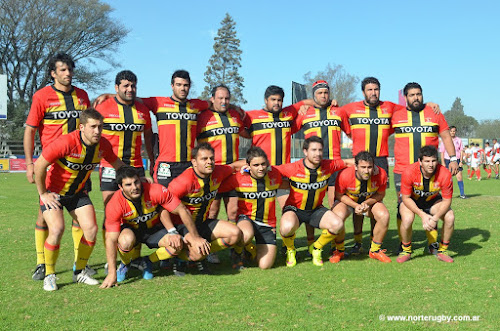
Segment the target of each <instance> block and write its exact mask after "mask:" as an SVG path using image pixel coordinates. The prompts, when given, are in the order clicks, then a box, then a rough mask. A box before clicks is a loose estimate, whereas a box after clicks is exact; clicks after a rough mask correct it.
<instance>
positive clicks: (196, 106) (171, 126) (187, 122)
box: [142, 97, 208, 164]
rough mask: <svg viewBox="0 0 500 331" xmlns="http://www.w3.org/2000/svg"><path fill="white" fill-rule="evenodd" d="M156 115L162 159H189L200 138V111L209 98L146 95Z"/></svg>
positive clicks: (173, 160)
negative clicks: (184, 99) (176, 99)
mask: <svg viewBox="0 0 500 331" xmlns="http://www.w3.org/2000/svg"><path fill="white" fill-rule="evenodd" d="M142 100H143V101H144V104H145V105H146V106H147V107H148V108H149V110H151V111H152V112H153V113H154V114H155V115H156V120H157V124H158V137H159V141H160V150H159V154H158V158H157V164H158V163H159V162H189V161H191V150H192V149H193V148H194V142H195V140H196V120H197V116H198V113H199V112H201V111H202V110H205V109H207V108H208V102H206V101H203V100H198V99H192V100H188V101H187V102H185V103H183V102H179V101H175V100H173V99H172V98H170V97H152V98H145V99H142Z"/></svg>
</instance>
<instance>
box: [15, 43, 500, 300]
mask: <svg viewBox="0 0 500 331" xmlns="http://www.w3.org/2000/svg"><path fill="white" fill-rule="evenodd" d="M74 68H75V64H74V62H73V60H72V58H71V56H69V55H67V54H63V53H58V54H55V55H54V56H53V58H52V59H51V61H50V62H49V64H48V74H49V75H50V76H51V77H52V79H53V84H52V85H50V86H46V87H43V88H41V89H40V90H38V91H37V92H36V93H35V94H34V96H33V101H32V106H31V109H30V112H29V114H28V118H27V120H26V128H25V135H24V150H25V156H26V165H27V173H26V175H27V179H28V181H29V182H31V183H36V187H37V190H38V193H39V196H40V201H39V203H40V210H39V215H38V218H37V221H36V226H35V243H36V245H35V246H36V252H37V266H36V269H35V272H34V274H33V279H34V280H43V288H44V290H46V291H53V290H56V289H57V284H56V279H57V278H56V270H55V265H56V261H57V258H58V255H59V246H60V242H61V237H62V235H63V233H64V214H63V207H64V208H65V209H66V210H67V211H68V212H69V214H70V215H71V216H72V218H73V224H72V236H73V242H74V252H75V260H74V265H73V281H74V282H78V283H84V284H88V285H98V284H99V281H98V280H96V279H95V278H94V275H95V273H96V272H95V271H94V270H93V269H92V268H90V267H89V266H88V265H87V262H88V260H89V257H90V255H91V253H92V251H93V249H94V246H95V243H96V238H97V232H98V225H97V221H96V214H95V210H94V207H93V205H92V202H91V200H90V198H89V195H88V192H89V191H90V189H91V184H90V175H91V172H92V171H93V170H94V169H95V168H96V167H97V166H99V178H100V190H101V192H102V198H103V202H104V207H105V219H104V222H103V231H102V232H103V235H104V236H103V238H104V244H105V250H106V257H107V276H106V278H105V279H104V281H103V282H102V284H101V285H100V287H101V288H109V287H112V286H115V285H116V284H117V282H121V281H123V280H124V279H126V277H127V273H128V271H129V270H130V268H138V269H139V270H141V271H142V275H143V278H144V279H151V278H153V273H152V268H153V264H154V263H156V262H160V265H166V264H168V265H169V266H170V268H172V269H173V273H174V274H175V275H178V276H182V275H184V274H185V271H186V269H185V266H186V264H187V263H189V264H193V265H194V266H195V267H196V269H195V270H197V271H198V272H199V273H211V270H210V268H209V267H208V264H207V262H206V261H207V256H208V257H209V259H211V260H212V262H215V261H214V260H216V259H217V255H214V254H216V252H217V251H220V250H223V249H226V248H231V264H232V267H233V268H234V269H238V270H239V269H243V268H244V267H245V265H248V264H249V263H250V264H253V263H254V264H256V265H257V266H258V267H260V268H261V269H268V268H271V267H272V266H273V265H274V262H275V258H276V255H277V253H278V248H277V245H276V243H277V241H276V232H277V231H278V232H279V234H280V236H281V238H282V242H283V250H285V251H286V252H285V254H286V266H287V267H294V266H295V265H296V263H297V261H296V248H295V244H294V241H295V233H296V231H297V229H298V228H299V226H300V225H301V224H302V223H305V226H306V232H307V241H308V246H309V253H310V254H311V256H312V263H313V264H314V265H315V266H322V265H323V258H322V255H323V249H324V248H326V246H329V247H328V250H329V255H328V256H329V261H330V262H331V263H339V262H340V261H341V260H342V259H344V258H346V257H347V256H349V255H356V254H360V253H362V252H363V247H362V225H363V218H364V217H365V216H366V217H369V218H370V219H371V239H372V240H371V245H370V248H369V250H368V255H369V257H370V258H372V259H376V260H379V261H381V262H384V263H390V262H391V258H390V257H389V256H387V255H386V254H385V250H384V249H383V248H382V243H383V240H384V237H385V235H386V233H387V230H388V226H389V218H390V216H389V211H388V210H387V208H386V206H385V205H384V203H383V199H384V197H385V192H386V188H387V185H388V178H389V166H388V161H387V157H388V155H389V148H388V138H389V136H390V135H391V134H393V133H394V135H395V147H394V154H395V167H394V185H395V189H396V191H397V199H398V213H397V214H398V216H397V224H398V232H399V237H400V241H401V244H400V249H399V253H398V256H397V258H396V261H397V262H399V263H404V262H407V261H409V260H410V258H411V255H412V244H411V243H412V224H413V221H414V218H415V215H418V216H419V217H420V218H421V220H422V225H423V229H425V231H426V235H427V239H428V245H429V247H428V248H429V252H430V253H431V254H432V255H434V256H435V257H436V258H437V259H438V260H440V261H444V262H453V258H452V257H451V256H450V255H449V253H448V245H449V244H450V240H451V236H452V233H453V229H454V218H455V217H454V214H453V211H452V209H451V208H450V206H451V201H452V194H453V182H452V175H456V174H458V175H461V170H462V162H463V161H465V159H464V155H465V154H464V153H463V152H462V151H461V150H460V149H459V141H460V144H461V140H460V139H459V138H458V137H456V128H454V127H451V128H450V127H448V124H447V123H446V120H445V118H444V116H443V114H442V113H441V112H440V109H439V106H438V105H437V104H434V103H424V101H423V95H422V87H421V86H420V85H419V84H417V83H408V84H407V85H406V86H405V88H404V95H405V98H406V102H407V106H406V107H404V106H401V105H397V104H394V103H392V102H388V101H380V99H379V96H380V82H379V81H378V80H377V79H376V78H374V77H367V78H365V79H364V80H363V81H362V83H361V90H362V93H363V96H364V100H362V101H359V102H354V103H350V104H347V105H344V106H342V107H338V106H337V103H336V101H335V100H331V98H330V87H329V85H328V83H327V82H326V81H322V80H319V81H316V82H315V83H314V84H313V85H312V95H313V97H312V99H306V100H303V101H300V102H298V103H296V104H293V105H291V106H288V107H283V98H284V91H283V89H282V88H280V87H278V86H274V85H271V86H269V87H268V88H267V89H266V90H265V94H264V103H265V105H264V108H263V109H260V110H252V111H243V110H242V109H241V108H239V107H238V106H236V105H232V104H231V103H230V97H231V95H230V91H229V89H228V88H227V87H226V86H224V85H219V86H215V87H213V89H212V97H211V98H210V100H207V101H205V100H199V99H188V94H189V89H190V86H191V80H190V77H189V73H188V72H187V71H185V70H177V71H175V72H174V73H173V75H172V78H171V87H172V95H171V96H170V97H150V98H138V97H137V96H136V91H137V77H136V75H135V74H134V73H133V72H131V71H129V70H124V71H121V72H119V73H118V74H117V75H116V80H115V90H116V94H103V95H101V96H99V97H98V98H97V99H96V101H95V102H94V104H93V105H91V103H90V101H89V98H88V95H87V93H86V92H85V91H84V90H82V89H79V88H77V87H75V86H73V85H72V78H73V70H74ZM150 112H152V113H153V114H154V115H155V116H156V122H157V126H158V138H157V140H156V144H155V139H154V135H153V132H152V124H151V118H150ZM299 130H302V131H303V133H304V136H305V140H304V144H303V153H304V157H303V158H302V159H300V160H298V161H296V162H291V158H290V149H291V136H292V134H294V133H296V132H298V131H299ZM37 131H38V133H39V136H40V140H41V145H42V153H41V155H40V156H39V157H38V159H37V160H36V162H34V158H33V151H34V139H35V134H36V132H37ZM342 131H343V132H345V134H347V135H348V136H349V137H350V138H351V139H352V141H353V147H352V155H353V156H354V157H353V158H352V159H345V160H342V159H341V148H340V146H341V144H340V143H341V132H342ZM240 136H241V137H245V138H249V139H251V142H252V145H251V147H250V148H249V149H248V151H247V153H246V158H245V159H241V160H240V157H239V152H238V151H239V137H240ZM439 138H441V141H442V144H443V147H442V149H441V151H442V152H444V154H445V155H444V158H443V162H446V166H443V165H441V162H440V161H439V158H438V149H437V147H438V144H439ZM143 141H144V144H143ZM143 147H144V149H145V151H146V152H147V156H148V158H149V161H150V164H151V167H150V168H151V169H150V172H151V177H152V178H153V179H150V178H146V175H145V170H144V168H143V161H142V157H141V151H142V149H143ZM495 148H496V147H495ZM457 151H458V152H457ZM497 155H498V156H499V158H500V146H499V152H498V154H497ZM153 165H154V167H153ZM472 166H473V165H472ZM457 180H458V181H459V187H460V191H461V192H460V196H463V197H464V198H465V194H464V193H463V181H462V180H461V177H457ZM326 194H328V203H329V206H328V208H327V207H325V206H324V205H323V200H324V198H325V195H326ZM221 201H224V203H225V207H226V211H227V216H228V220H227V221H225V220H219V219H218V218H217V217H218V212H219V209H220V205H221ZM276 201H277V202H278V204H279V207H281V210H282V216H281V219H280V221H279V224H278V222H277V218H276ZM350 214H353V220H354V241H355V244H354V246H353V247H351V248H350V250H349V252H346V250H345V246H344V237H345V230H344V223H345V220H346V219H347V218H348V217H349V215H350ZM440 219H441V220H442V232H441V238H440V241H438V230H437V229H438V221H439V220H440ZM314 228H319V229H321V231H322V232H321V234H320V235H319V237H317V238H316V237H315V235H314ZM142 244H146V245H147V246H148V247H149V248H151V249H154V251H153V253H152V254H150V255H149V256H141V245H142ZM330 246H331V248H330ZM117 255H118V256H119V260H120V264H119V266H118V267H117V263H116V261H117V258H118V256H117ZM172 258H175V259H172ZM169 259H172V260H169ZM183 261H188V262H183ZM167 262H169V263H167Z"/></svg>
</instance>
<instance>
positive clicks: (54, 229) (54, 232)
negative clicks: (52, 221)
mask: <svg viewBox="0 0 500 331" xmlns="http://www.w3.org/2000/svg"><path fill="white" fill-rule="evenodd" d="M63 233H64V223H63V224H59V225H54V226H51V227H49V236H51V237H53V238H54V237H55V238H57V240H58V241H59V240H60V239H61V238H62V236H63Z"/></svg>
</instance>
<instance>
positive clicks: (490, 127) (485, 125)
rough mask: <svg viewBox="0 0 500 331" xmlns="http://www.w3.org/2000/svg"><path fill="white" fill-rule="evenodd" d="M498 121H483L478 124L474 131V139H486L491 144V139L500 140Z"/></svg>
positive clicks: (499, 122) (499, 123)
mask: <svg viewBox="0 0 500 331" xmlns="http://www.w3.org/2000/svg"><path fill="white" fill-rule="evenodd" d="M498 128H500V120H498V119H496V120H484V121H481V122H480V123H479V125H478V126H477V129H476V134H475V138H483V139H487V140H489V141H490V142H491V139H493V138H496V139H500V131H499V130H498Z"/></svg>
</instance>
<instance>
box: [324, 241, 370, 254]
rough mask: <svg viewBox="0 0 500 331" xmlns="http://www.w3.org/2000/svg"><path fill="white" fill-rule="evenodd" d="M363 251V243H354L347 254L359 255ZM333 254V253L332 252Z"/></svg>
mask: <svg viewBox="0 0 500 331" xmlns="http://www.w3.org/2000/svg"><path fill="white" fill-rule="evenodd" d="M362 253H363V245H362V244H361V243H354V246H352V247H351V249H350V250H349V252H348V253H347V254H346V255H347V256H351V255H354V256H357V255H360V254H362ZM332 255H333V254H332Z"/></svg>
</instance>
